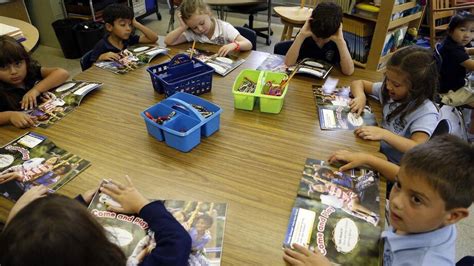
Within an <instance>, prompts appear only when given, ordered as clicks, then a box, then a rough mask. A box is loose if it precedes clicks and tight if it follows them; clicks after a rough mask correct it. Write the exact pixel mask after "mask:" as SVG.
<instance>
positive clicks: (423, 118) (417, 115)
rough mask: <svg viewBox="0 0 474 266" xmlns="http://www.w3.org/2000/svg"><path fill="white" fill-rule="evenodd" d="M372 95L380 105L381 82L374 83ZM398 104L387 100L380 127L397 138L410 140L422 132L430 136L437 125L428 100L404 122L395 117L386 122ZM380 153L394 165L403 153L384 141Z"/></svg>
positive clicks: (435, 110)
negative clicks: (414, 134) (397, 136)
mask: <svg viewBox="0 0 474 266" xmlns="http://www.w3.org/2000/svg"><path fill="white" fill-rule="evenodd" d="M372 94H373V95H374V96H376V97H378V99H379V100H380V103H382V82H378V83H374V85H373V87H372ZM399 105H400V104H399V103H397V102H394V101H393V100H391V99H390V100H389V101H388V102H387V103H385V105H384V106H383V109H382V116H383V119H382V127H383V128H384V129H387V130H389V131H391V132H393V133H395V134H397V135H399V136H402V137H405V138H410V137H411V135H412V134H413V133H415V132H424V133H426V134H428V135H429V136H431V134H432V133H433V131H434V130H435V128H436V125H437V124H438V116H439V114H438V109H437V108H436V106H435V105H434V103H433V102H432V101H430V100H425V101H424V102H423V103H422V104H421V105H420V106H418V108H416V109H415V110H414V111H413V112H411V113H409V114H407V115H406V116H405V118H404V121H400V117H399V116H396V117H394V118H392V119H391V120H390V122H387V117H388V115H389V114H390V113H391V112H392V111H393V110H395V108H397V107H398V106H399ZM380 151H381V152H382V153H383V154H385V156H387V159H388V160H389V161H390V162H392V163H395V164H398V165H399V164H400V160H401V159H402V156H403V153H402V152H400V151H398V150H397V149H395V148H394V147H393V146H392V145H390V144H388V143H387V142H385V141H383V140H382V141H381V142H380Z"/></svg>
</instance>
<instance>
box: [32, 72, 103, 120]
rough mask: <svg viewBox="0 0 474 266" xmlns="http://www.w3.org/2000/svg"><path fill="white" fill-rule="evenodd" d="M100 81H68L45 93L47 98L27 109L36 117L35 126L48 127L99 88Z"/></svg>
mask: <svg viewBox="0 0 474 266" xmlns="http://www.w3.org/2000/svg"><path fill="white" fill-rule="evenodd" d="M101 86H102V83H96V82H87V81H68V82H65V83H64V84H62V85H61V86H59V87H57V88H55V89H54V90H52V91H49V92H47V93H46V94H45V95H46V96H47V97H48V99H45V101H44V102H43V103H41V104H39V105H38V107H36V108H35V109H32V110H27V111H26V113H28V114H29V115H31V116H34V117H35V118H36V126H37V127H41V128H48V127H49V126H51V125H53V124H54V123H56V122H58V121H59V120H61V119H62V118H63V117H64V116H66V115H67V114H69V113H70V112H72V111H73V110H74V109H75V108H76V107H78V106H79V105H80V104H81V101H82V99H83V98H84V97H85V96H86V95H87V94H88V93H89V92H91V91H93V90H95V89H97V88H100V87H101Z"/></svg>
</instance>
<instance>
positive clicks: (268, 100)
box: [259, 71, 288, 114]
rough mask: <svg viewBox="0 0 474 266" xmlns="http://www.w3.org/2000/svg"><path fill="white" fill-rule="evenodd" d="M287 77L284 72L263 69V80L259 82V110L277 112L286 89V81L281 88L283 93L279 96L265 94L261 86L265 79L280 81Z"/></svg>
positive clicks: (274, 81) (273, 81) (279, 109)
mask: <svg viewBox="0 0 474 266" xmlns="http://www.w3.org/2000/svg"><path fill="white" fill-rule="evenodd" d="M286 78H288V75H286V74H285V73H277V72H269V71H265V72H264V75H263V82H261V83H260V95H259V97H260V112H264V113H272V114H278V113H280V111H281V108H282V107H283V101H284V100H285V95H286V92H287V91H288V83H287V84H286V85H285V88H284V89H283V93H282V95H280V96H273V95H266V94H263V91H262V88H263V85H264V84H265V83H266V82H267V81H271V82H272V83H280V82H281V81H282V80H283V79H286Z"/></svg>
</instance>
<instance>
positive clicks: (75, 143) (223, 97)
mask: <svg viewBox="0 0 474 266" xmlns="http://www.w3.org/2000/svg"><path fill="white" fill-rule="evenodd" d="M190 46H191V44H185V45H181V46H180V48H188V47H190ZM197 48H200V47H197ZM177 51H178V49H176V48H173V49H172V50H171V51H170V54H174V53H176V52H177ZM267 55H268V54H267V53H263V52H258V51H257V52H255V51H252V52H246V53H243V54H242V57H245V58H246V62H245V63H244V64H243V65H242V66H240V68H239V69H237V70H234V71H233V72H231V73H230V74H229V75H227V76H226V77H220V76H217V75H214V77H213V86H212V91H211V92H210V93H206V94H204V95H201V96H202V97H203V98H204V99H207V100H209V101H212V102H214V103H216V104H217V105H219V106H220V107H221V108H222V109H223V112H222V113H221V126H220V130H219V131H218V132H216V133H215V134H214V135H212V136H210V137H209V138H204V139H202V140H201V144H199V145H198V146H197V147H196V148H194V149H193V150H192V151H191V152H189V153H182V152H179V151H177V150H175V149H173V148H170V147H168V146H167V145H166V144H165V143H164V142H159V141H157V140H155V139H154V138H153V137H152V136H150V135H148V134H147V130H146V128H145V123H144V121H143V119H142V118H141V117H140V115H139V114H140V112H142V111H143V110H145V109H146V108H148V107H149V106H151V105H154V104H155V103H157V102H159V101H161V100H162V99H163V98H164V96H163V95H160V94H157V93H155V92H154V90H153V87H152V83H151V80H150V77H149V75H148V73H147V72H146V68H141V69H137V70H135V71H132V72H130V73H128V74H126V75H116V74H113V73H111V72H108V71H105V70H102V69H98V68H96V67H95V66H94V67H92V68H90V69H88V70H87V71H85V72H82V73H80V74H79V75H78V76H76V79H78V80H89V81H99V82H103V83H104V85H103V87H102V88H101V89H100V90H97V91H94V92H91V93H90V94H89V95H87V96H86V97H85V99H84V100H83V101H82V104H81V106H80V107H79V108H78V109H76V110H75V111H74V112H72V113H71V114H69V115H68V116H67V117H66V118H65V119H63V120H61V121H59V122H58V123H57V124H55V125H53V126H52V127H50V128H48V129H41V128H37V129H33V131H35V132H37V133H39V134H43V135H45V136H47V137H49V138H50V139H51V140H52V141H54V142H55V143H56V145H58V146H59V147H62V148H64V149H66V150H68V151H69V152H71V153H74V154H77V155H79V156H81V157H82V158H84V159H86V160H89V161H91V162H92V166H91V167H89V168H88V169H86V170H85V171H84V172H83V173H81V174H80V175H78V176H77V177H76V178H75V179H73V180H72V181H71V182H70V183H68V184H67V185H65V186H64V187H63V188H61V189H60V190H59V191H58V192H57V193H61V194H65V195H68V196H75V195H77V194H78V193H80V192H83V191H85V190H87V189H91V188H94V187H96V186H98V184H99V181H100V180H101V179H103V178H109V177H112V178H113V177H119V178H120V177H121V176H124V175H125V174H128V175H130V176H131V177H132V179H133V181H134V183H135V185H136V186H137V188H138V189H139V190H140V191H141V192H142V193H143V194H144V195H145V196H146V197H148V198H153V199H182V200H199V201H211V202H227V203H228V212H227V221H226V228H225V236H224V247H223V256H222V264H223V265H254V264H256V265H283V264H284V263H283V260H282V258H281V257H282V249H281V246H282V242H283V239H284V236H285V232H286V228H287V223H288V219H289V215H290V211H291V208H292V205H293V202H294V199H295V197H296V191H297V188H298V184H299V182H300V179H301V171H302V170H303V166H304V163H305V160H306V158H315V159H322V160H326V159H327V158H328V157H329V155H330V154H331V153H332V152H333V151H335V150H337V149H351V150H355V151H366V152H371V153H375V152H377V150H378V148H379V145H378V142H369V141H363V140H361V139H359V138H356V137H355V136H354V135H353V133H352V131H322V130H321V129H320V127H319V121H318V116H317V109H316V104H315V100H314V98H313V93H312V90H311V85H312V84H321V81H320V80H316V79H311V78H307V77H299V76H297V77H296V78H294V79H293V80H292V81H291V82H290V84H289V91H288V93H287V95H286V99H285V103H284V106H283V110H282V111H281V113H280V114H268V113H261V112H260V111H259V110H258V108H255V110H254V111H243V110H237V109H234V107H233V96H232V92H231V87H232V84H233V82H234V79H235V78H236V76H237V75H238V74H239V72H240V71H239V70H241V69H244V68H250V69H255V68H256V67H257V66H259V65H260V64H261V62H262V61H263V60H264V59H265V58H266V57H267ZM166 60H168V58H167V57H165V56H162V57H157V59H156V60H155V61H154V62H153V63H154V64H156V63H159V62H162V61H166ZM331 75H332V76H337V77H339V78H340V83H339V84H340V85H349V83H350V81H351V80H353V79H360V78H363V79H367V80H373V81H375V80H380V79H381V74H380V73H377V72H372V71H367V70H362V69H356V70H355V73H354V75H353V76H351V77H347V76H342V75H341V74H340V72H339V71H338V70H337V69H333V72H332V73H331ZM373 107H375V109H377V105H376V104H373ZM25 132H26V130H20V129H16V128H14V127H12V126H3V127H1V128H0V145H4V144H5V143H7V142H8V141H10V140H12V139H14V138H16V137H18V136H19V135H20V134H23V133H25ZM11 205H12V204H11V203H9V202H8V201H7V200H5V199H3V198H1V199H0V216H1V217H3V218H4V217H6V214H7V212H8V210H9V209H10V208H11Z"/></svg>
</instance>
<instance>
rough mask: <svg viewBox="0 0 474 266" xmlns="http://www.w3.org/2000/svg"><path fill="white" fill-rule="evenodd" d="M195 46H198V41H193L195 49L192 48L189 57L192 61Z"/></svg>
mask: <svg viewBox="0 0 474 266" xmlns="http://www.w3.org/2000/svg"><path fill="white" fill-rule="evenodd" d="M194 46H196V40H194V41H193V47H191V55H190V56H189V57H191V59H193V54H194Z"/></svg>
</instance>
